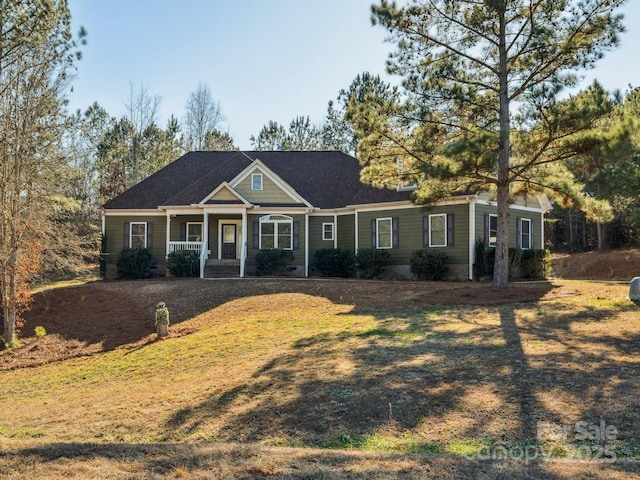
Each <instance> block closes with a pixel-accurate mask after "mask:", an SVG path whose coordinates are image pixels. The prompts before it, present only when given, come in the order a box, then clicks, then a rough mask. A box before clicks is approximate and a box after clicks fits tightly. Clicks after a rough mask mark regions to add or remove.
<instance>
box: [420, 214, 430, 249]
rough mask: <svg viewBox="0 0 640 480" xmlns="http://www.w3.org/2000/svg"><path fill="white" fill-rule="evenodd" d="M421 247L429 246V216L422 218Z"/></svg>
mask: <svg viewBox="0 0 640 480" xmlns="http://www.w3.org/2000/svg"><path fill="white" fill-rule="evenodd" d="M422 246H423V247H428V246H429V215H423V216H422Z"/></svg>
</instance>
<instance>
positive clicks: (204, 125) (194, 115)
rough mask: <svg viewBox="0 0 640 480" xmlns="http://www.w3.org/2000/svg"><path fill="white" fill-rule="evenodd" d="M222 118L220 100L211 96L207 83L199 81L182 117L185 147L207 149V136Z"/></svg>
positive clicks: (215, 128) (218, 124) (217, 126)
mask: <svg viewBox="0 0 640 480" xmlns="http://www.w3.org/2000/svg"><path fill="white" fill-rule="evenodd" d="M224 120H225V118H224V115H222V108H221V107H220V102H219V101H216V100H215V99H214V98H213V94H212V93H211V89H210V88H209V86H208V85H205V84H203V83H200V84H199V85H198V88H197V89H196V90H195V91H193V92H192V93H191V95H189V99H188V100H187V107H186V114H185V117H184V125H185V134H186V140H187V142H186V143H187V148H188V149H189V150H205V149H207V146H208V144H209V142H208V141H207V139H208V137H209V136H210V135H211V134H212V132H214V131H215V130H217V129H218V128H219V126H220V124H221V123H222V122H223V121H224Z"/></svg>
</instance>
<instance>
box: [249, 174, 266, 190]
mask: <svg viewBox="0 0 640 480" xmlns="http://www.w3.org/2000/svg"><path fill="white" fill-rule="evenodd" d="M258 178H259V179H260V188H255V180H254V179H258ZM263 187H264V178H263V175H262V174H261V173H252V174H251V190H262V189H263Z"/></svg>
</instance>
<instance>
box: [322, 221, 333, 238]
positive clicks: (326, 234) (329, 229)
mask: <svg viewBox="0 0 640 480" xmlns="http://www.w3.org/2000/svg"><path fill="white" fill-rule="evenodd" d="M322 240H333V223H323V224H322Z"/></svg>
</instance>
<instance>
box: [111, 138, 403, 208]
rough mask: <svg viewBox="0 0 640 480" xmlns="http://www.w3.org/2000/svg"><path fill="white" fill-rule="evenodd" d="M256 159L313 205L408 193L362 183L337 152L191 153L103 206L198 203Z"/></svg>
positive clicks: (351, 162)
mask: <svg viewBox="0 0 640 480" xmlns="http://www.w3.org/2000/svg"><path fill="white" fill-rule="evenodd" d="M256 159H258V160H260V161H261V162H262V163H264V164H265V165H266V166H267V168H269V169H271V170H272V171H273V172H274V173H275V174H276V175H278V176H279V177H280V178H282V179H283V180H284V181H285V182H287V183H288V184H289V185H290V186H291V187H292V188H293V189H294V190H295V191H296V192H298V194H299V195H301V196H302V197H303V198H304V199H305V200H307V201H308V202H309V203H311V204H312V205H313V206H314V207H318V208H322V209H333V208H341V207H345V206H347V205H360V204H367V203H384V202H396V201H403V200H409V199H410V198H411V192H406V191H404V192H397V191H395V190H389V189H377V188H373V187H371V186H369V185H365V184H363V183H361V182H360V165H359V163H358V160H357V159H356V158H354V157H352V156H350V155H347V154H345V153H342V152H338V151H321V152H305V151H289V152H281V151H247V152H190V153H187V154H186V155H183V156H182V157H180V158H179V159H177V160H176V161H174V162H172V163H170V164H169V165H167V166H166V167H164V168H163V169H162V170H159V171H158V172H156V173H154V174H153V175H151V176H150V177H149V178H147V179H145V180H143V181H142V182H140V183H138V184H137V185H134V186H133V187H131V188H130V189H129V190H127V191H126V192H124V193H122V194H121V195H118V196H117V197H115V198H114V199H112V200H110V201H108V202H107V203H106V204H105V205H104V208H105V209H106V210H110V209H136V210H137V209H156V208H158V207H159V206H177V205H192V204H196V203H199V202H201V201H202V200H203V199H204V198H205V197H206V196H207V195H209V194H210V193H211V192H212V191H213V190H215V189H216V188H217V187H218V186H219V185H220V184H221V183H222V182H230V181H231V180H233V178H234V177H236V176H237V175H238V174H239V173H240V172H242V171H243V170H244V169H245V168H247V167H248V166H249V165H251V163H252V162H253V161H254V160H256Z"/></svg>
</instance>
